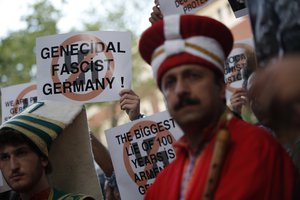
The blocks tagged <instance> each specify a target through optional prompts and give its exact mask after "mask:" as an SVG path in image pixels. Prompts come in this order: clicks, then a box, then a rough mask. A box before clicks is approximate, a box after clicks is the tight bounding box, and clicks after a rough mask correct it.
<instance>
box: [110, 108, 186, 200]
mask: <svg viewBox="0 0 300 200" xmlns="http://www.w3.org/2000/svg"><path fill="white" fill-rule="evenodd" d="M105 134H106V139H107V142H108V146H109V151H110V155H111V158H112V161H113V165H114V170H115V173H116V178H117V182H118V187H119V191H120V194H121V198H122V199H135V200H136V199H143V195H144V194H145V192H146V190H147V189H148V188H149V186H150V185H151V184H152V183H153V182H154V180H155V178H156V176H157V174H158V173H159V172H160V171H161V170H163V169H164V168H165V167H166V166H167V165H168V164H169V163H170V162H171V161H172V160H174V158H175V150H174V149H173V144H174V143H175V141H176V140H178V138H179V137H180V136H181V135H182V131H181V129H180V128H179V127H178V125H177V124H176V123H175V121H174V119H173V118H172V117H170V115H169V113H168V112H167V111H164V112H160V113H156V114H154V115H152V116H149V117H146V118H143V119H139V120H135V121H132V122H130V123H127V124H124V125H122V126H119V127H115V128H112V129H109V130H106V131H105Z"/></svg>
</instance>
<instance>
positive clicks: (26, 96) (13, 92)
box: [1, 83, 38, 123]
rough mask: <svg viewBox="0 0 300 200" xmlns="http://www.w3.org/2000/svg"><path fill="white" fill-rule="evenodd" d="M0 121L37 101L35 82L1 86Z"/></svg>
mask: <svg viewBox="0 0 300 200" xmlns="http://www.w3.org/2000/svg"><path fill="white" fill-rule="evenodd" d="M1 99H2V102H1V108H2V123H3V122H5V121H7V120H8V119H10V118H11V117H13V116H14V115H16V114H18V113H20V112H22V111H23V110H24V109H25V108H27V107H28V106H30V105H31V104H33V103H35V102H37V100H38V98H37V86H36V83H24V84H18V85H14V86H9V87H5V88H1Z"/></svg>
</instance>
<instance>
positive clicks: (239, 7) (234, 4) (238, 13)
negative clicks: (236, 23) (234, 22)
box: [228, 0, 248, 18]
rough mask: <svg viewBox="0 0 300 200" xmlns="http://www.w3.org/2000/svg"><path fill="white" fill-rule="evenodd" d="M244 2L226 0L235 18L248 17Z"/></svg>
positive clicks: (240, 0) (243, 0) (241, 0)
mask: <svg viewBox="0 0 300 200" xmlns="http://www.w3.org/2000/svg"><path fill="white" fill-rule="evenodd" d="M245 1H246V0H228V2H229V4H230V6H231V9H232V11H233V13H234V15H235V17H236V18H239V17H242V16H245V15H248V8H247V6H246V2H245Z"/></svg>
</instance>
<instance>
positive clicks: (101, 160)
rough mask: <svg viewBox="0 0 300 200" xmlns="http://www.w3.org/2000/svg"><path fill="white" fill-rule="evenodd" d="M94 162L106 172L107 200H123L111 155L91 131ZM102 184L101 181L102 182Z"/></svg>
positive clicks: (105, 187)
mask: <svg viewBox="0 0 300 200" xmlns="http://www.w3.org/2000/svg"><path fill="white" fill-rule="evenodd" d="M90 136H91V144H92V150H93V155H94V160H95V161H96V163H97V164H98V165H99V167H100V168H101V169H102V170H103V172H104V177H105V182H104V187H103V186H102V187H103V189H104V195H105V199H106V200H119V199H121V197H120V193H119V189H118V185H117V181H116V176H115V173H114V168H113V164H112V160H111V157H110V154H109V152H108V150H107V149H106V147H105V146H104V145H103V144H102V143H101V142H100V141H99V140H98V139H97V138H96V137H95V135H94V134H93V132H92V131H90ZM100 183H101V180H100Z"/></svg>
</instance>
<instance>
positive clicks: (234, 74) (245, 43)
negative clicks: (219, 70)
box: [225, 38, 257, 100]
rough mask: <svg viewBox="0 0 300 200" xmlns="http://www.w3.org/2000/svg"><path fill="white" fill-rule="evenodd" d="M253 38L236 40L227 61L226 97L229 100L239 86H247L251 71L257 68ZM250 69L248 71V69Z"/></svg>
mask: <svg viewBox="0 0 300 200" xmlns="http://www.w3.org/2000/svg"><path fill="white" fill-rule="evenodd" d="M254 52H255V51H254V41H253V39H252V38H248V39H245V40H240V41H236V42H235V43H234V46H233V49H232V51H231V52H230V54H229V56H228V57H227V60H226V62H225V83H226V99H227V100H229V99H230V97H231V95H232V93H233V92H234V91H235V90H236V89H237V88H242V87H246V84H247V80H248V76H249V73H251V72H253V71H254V70H255V69H256V67H257V66H256V59H255V53H254ZM246 70H248V71H246Z"/></svg>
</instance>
